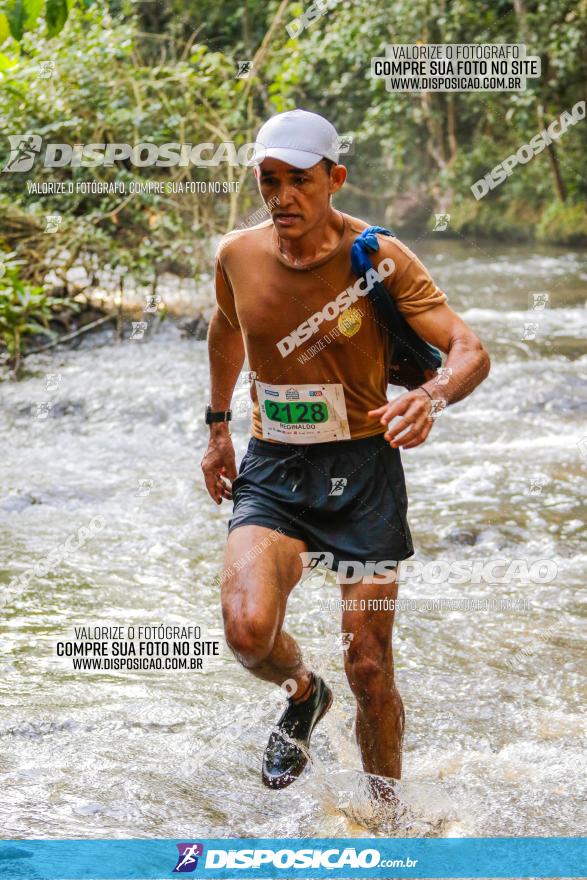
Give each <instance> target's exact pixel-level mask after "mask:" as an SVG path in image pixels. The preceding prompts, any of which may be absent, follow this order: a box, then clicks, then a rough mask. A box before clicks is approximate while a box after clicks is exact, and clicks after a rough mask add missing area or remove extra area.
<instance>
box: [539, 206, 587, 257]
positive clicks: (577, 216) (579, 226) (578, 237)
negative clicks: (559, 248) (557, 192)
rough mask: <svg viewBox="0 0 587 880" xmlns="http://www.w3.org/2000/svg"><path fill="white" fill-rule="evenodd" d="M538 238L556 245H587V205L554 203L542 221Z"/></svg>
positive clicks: (548, 208)
mask: <svg viewBox="0 0 587 880" xmlns="http://www.w3.org/2000/svg"><path fill="white" fill-rule="evenodd" d="M536 237H537V238H538V239H539V240H540V241H551V242H554V243H556V244H566V245H583V246H585V245H587V207H586V206H585V203H584V202H552V203H551V204H550V205H549V206H548V207H547V209H546V211H545V212H544V214H543V215H542V217H541V219H540V223H539V224H538V228H537V230H536Z"/></svg>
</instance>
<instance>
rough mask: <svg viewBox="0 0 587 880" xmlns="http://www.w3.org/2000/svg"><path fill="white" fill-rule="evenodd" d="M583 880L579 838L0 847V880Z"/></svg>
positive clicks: (583, 844) (585, 849)
mask: <svg viewBox="0 0 587 880" xmlns="http://www.w3.org/2000/svg"><path fill="white" fill-rule="evenodd" d="M177 874H190V875H192V877H194V878H197V877H200V878H210V880H214V878H238V877H249V878H261V877H269V878H272V880H275V878H281V877H283V878H291V877H298V878H300V880H304V878H313V877H316V878H321V877H336V878H343V877H356V878H369V877H382V878H403V877H412V878H424V877H429V878H435V877H443V878H451V877H471V878H473V877H486V878H494V877H510V878H526V877H586V876H587V838H585V837H488V838H385V837H376V838H307V839H305V838H304V839H299V838H282V839H274V838H268V839H262V840H261V839H257V838H235V839H208V840H206V839H201V840H186V839H183V840H14V841H8V840H7V841H0V877H2V878H3V880H82V878H83V880H126V878H142V880H158V878H162V877H172V876H173V875H177Z"/></svg>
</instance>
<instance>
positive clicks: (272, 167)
mask: <svg viewBox="0 0 587 880" xmlns="http://www.w3.org/2000/svg"><path fill="white" fill-rule="evenodd" d="M345 176H346V170H345V169H344V168H343V166H342V165H337V166H335V167H334V168H333V169H332V171H331V173H330V174H328V172H327V170H326V167H325V165H324V163H323V162H318V163H317V164H316V165H313V166H312V167H311V168H305V169H304V168H294V167H293V165H287V164H286V163H285V162H281V161H280V160H279V159H265V160H264V161H263V162H262V163H261V164H260V166H259V168H258V171H257V180H258V183H259V190H260V192H261V196H262V197H263V200H264V202H265V204H266V205H270V206H271V207H270V210H271V218H272V220H273V223H274V224H275V228H276V229H277V231H278V233H279V235H280V237H281V238H289V239H296V238H301V237H302V236H303V235H305V234H306V233H307V232H309V231H310V230H311V229H313V228H314V227H315V226H318V225H319V224H320V223H321V222H322V221H323V220H324V219H325V218H326V216H327V214H328V210H329V206H330V196H331V195H332V193H333V192H336V190H338V189H340V187H341V186H342V184H343V182H344V179H345Z"/></svg>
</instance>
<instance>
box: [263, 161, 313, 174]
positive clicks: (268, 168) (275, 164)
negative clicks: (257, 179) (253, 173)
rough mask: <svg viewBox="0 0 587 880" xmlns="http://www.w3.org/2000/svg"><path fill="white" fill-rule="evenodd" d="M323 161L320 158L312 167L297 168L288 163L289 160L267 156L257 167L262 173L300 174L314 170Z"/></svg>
mask: <svg viewBox="0 0 587 880" xmlns="http://www.w3.org/2000/svg"><path fill="white" fill-rule="evenodd" d="M321 161H322V160H321V159H320V160H318V162H316V164H315V165H312V166H310V168H296V166H295V165H288V163H287V162H282V161H281V159H272V158H267V159H263V161H262V162H261V163H260V164H259V165H258V166H257V167H258V168H259V171H260V172H261V174H275V173H278V174H300V173H301V172H307V171H310V172H312V171H313V170H314V169H315V168H317V166H318V165H319V164H320V162H321Z"/></svg>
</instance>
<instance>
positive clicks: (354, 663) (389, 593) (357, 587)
mask: <svg viewBox="0 0 587 880" xmlns="http://www.w3.org/2000/svg"><path fill="white" fill-rule="evenodd" d="M373 580H374V583H371V584H368V583H365V582H361V583H358V584H347V585H342V587H341V589H342V596H343V599H345V600H352V599H356V600H357V602H356V606H357V608H360V600H361V599H364V600H365V610H364V611H360V610H357V611H353V610H346V608H345V610H344V611H343V615H342V631H343V632H346V633H352V634H353V638H352V639H351V641H350V647H349V649H348V651H347V652H346V653H345V655H344V657H345V672H346V674H347V678H348V682H349V685H350V687H351V690H352V692H353V694H354V695H355V698H356V700H357V716H356V728H355V729H356V736H357V742H358V744H359V748H360V749H361V756H362V759H363V768H364V770H365V771H366V772H367V773H375V774H377V775H379V776H390V777H392V778H393V779H399V778H400V777H401V768H402V741H403V735H404V707H403V703H402V699H401V697H400V695H399V692H398V690H397V688H396V686H395V682H394V674H393V651H392V643H391V635H392V628H393V621H394V611H393V610H383V609H382V610H374V609H371V610H369V600H370V599H373V600H377V599H384V600H385V599H389V600H395V599H396V597H397V583H396V582H395V581H394V582H392V583H382V581H381V578H374V579H373ZM346 604H347V603H346V602H345V605H346ZM389 604H392V603H389Z"/></svg>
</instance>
